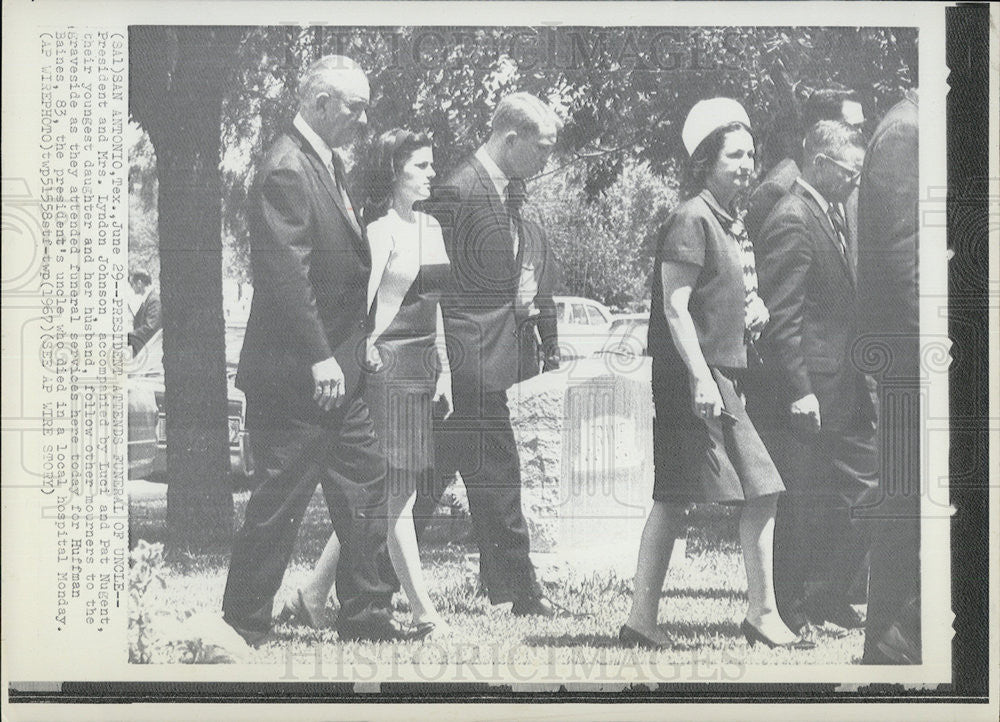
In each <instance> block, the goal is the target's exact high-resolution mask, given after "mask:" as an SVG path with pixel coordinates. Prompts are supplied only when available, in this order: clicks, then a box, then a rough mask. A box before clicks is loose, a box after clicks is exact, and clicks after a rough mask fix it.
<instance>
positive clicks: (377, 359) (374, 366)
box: [365, 339, 382, 372]
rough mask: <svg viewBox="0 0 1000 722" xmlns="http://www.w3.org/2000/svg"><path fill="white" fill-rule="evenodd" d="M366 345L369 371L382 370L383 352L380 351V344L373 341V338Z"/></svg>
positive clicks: (366, 360) (366, 359) (366, 361)
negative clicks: (377, 344)
mask: <svg viewBox="0 0 1000 722" xmlns="http://www.w3.org/2000/svg"><path fill="white" fill-rule="evenodd" d="M366 344H367V345H366V347H365V363H366V364H367V365H368V370H369V371H375V372H377V371H381V370H382V354H381V353H379V350H378V346H376V345H375V344H373V343H372V342H371V339H369V340H368V341H366Z"/></svg>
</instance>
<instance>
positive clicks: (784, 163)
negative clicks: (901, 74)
mask: <svg viewBox="0 0 1000 722" xmlns="http://www.w3.org/2000/svg"><path fill="white" fill-rule="evenodd" d="M821 120H839V121H841V122H842V123H845V124H847V125H849V126H851V127H852V128H855V129H857V130H861V128H862V127H863V126H864V123H865V111H864V108H863V107H862V106H861V103H860V102H859V101H858V99H857V97H856V96H855V95H854V93H853V92H851V91H849V90H841V89H838V88H819V89H817V90H814V91H813V92H812V93H811V94H810V95H809V98H808V99H807V100H806V102H805V107H804V108H803V110H802V125H801V126H800V127H801V128H802V129H803V131H804V132H802V133H801V134H796V135H795V141H794V143H788V145H791V146H793V147H792V148H790V149H789V150H788V152H789V153H790V155H789V157H787V158H784V159H783V160H781V161H780V162H779V163H778V164H777V165H775V166H774V167H773V168H771V170H770V171H769V172H768V174H767V175H766V176H765V177H764V180H762V181H761V182H760V183H759V184H758V185H757V187H756V188H754V190H753V193H751V194H750V200H749V202H748V204H747V214H746V217H745V218H744V220H743V222H744V223H745V224H746V228H747V233H748V234H749V236H750V240H751V241H753V242H754V243H756V242H757V238H758V237H759V236H760V229H761V228H762V227H763V225H764V221H766V220H767V217H768V216H769V215H770V214H771V211H772V210H773V209H774V206H775V205H776V204H777V203H778V201H780V200H781V199H782V198H783V197H784V196H785V194H786V193H788V191H790V190H791V189H792V185H793V184H794V183H795V179H796V178H798V177H799V176H800V175H801V171H800V169H799V165H798V162H797V161H798V160H799V159H800V158H801V156H802V142H803V140H802V139H803V138H804V137H805V133H806V132H808V131H809V129H810V128H812V127H813V126H814V125H815V124H816V123H818V122H819V121H821Z"/></svg>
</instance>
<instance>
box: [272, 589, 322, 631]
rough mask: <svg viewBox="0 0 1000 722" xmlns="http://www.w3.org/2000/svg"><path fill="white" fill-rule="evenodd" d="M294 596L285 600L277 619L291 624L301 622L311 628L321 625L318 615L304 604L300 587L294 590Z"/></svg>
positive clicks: (317, 627)
mask: <svg viewBox="0 0 1000 722" xmlns="http://www.w3.org/2000/svg"><path fill="white" fill-rule="evenodd" d="M296 597H297V598H296V599H294V600H292V599H289V600H288V601H287V602H285V608H284V609H283V610H281V614H279V615H278V619H279V620H281V621H285V622H291V623H293V624H296V623H297V624H303V625H305V626H307V627H310V628H312V629H319V628H320V627H321V625H320V621H319V619H317V616H318V615H316V614H314V613H313V611H312V610H311V609H310V608H309V606H308V605H307V604H306V600H305V598H304V597H303V596H302V590H301V589H297V590H296Z"/></svg>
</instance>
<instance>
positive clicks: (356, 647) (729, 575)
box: [130, 493, 864, 681]
mask: <svg viewBox="0 0 1000 722" xmlns="http://www.w3.org/2000/svg"><path fill="white" fill-rule="evenodd" d="M247 498H248V494H247V493H243V494H239V495H237V497H236V505H237V515H238V516H241V515H242V512H243V509H244V507H245V505H246V501H247ZM165 516H166V502H165V499H164V498H147V499H138V500H134V501H132V502H131V505H130V519H131V527H132V539H133V540H139V539H143V540H145V541H147V542H151V543H153V542H158V541H162V540H163V538H164V533H165ZM690 521H691V524H690V527H689V530H688V535H687V554H686V558H685V560H684V561H683V563H680V564H677V563H675V564H674V565H673V566H672V568H671V571H670V574H669V575H668V577H667V583H666V585H665V589H664V592H663V597H662V602H661V608H660V617H659V618H660V622H661V625H662V628H663V629H664V630H665V631H667V632H668V633H669V634H670V635H671V636H672V637H673V639H674V640H675V645H674V647H673V648H672V649H670V650H664V651H659V652H650V651H645V650H635V649H625V648H621V647H619V646H617V633H618V629H619V627H620V626H621V624H622V622H623V621H624V620H625V618H626V615H627V613H628V607H629V604H630V600H631V589H632V579H631V575H630V574H629V575H628V576H625V577H623V576H622V575H620V574H618V573H616V572H614V571H611V570H594V569H587V568H583V567H582V565H581V564H579V563H575V564H570V563H568V562H544V563H543V564H542V566H540V568H539V576H540V578H541V579H542V582H543V585H544V587H545V590H546V592H547V593H548V594H549V596H550V597H551V598H552V599H554V600H556V601H558V602H560V603H562V604H564V605H565V606H566V607H568V608H570V609H572V610H574V611H577V612H585V613H587V614H588V615H590V616H587V617H583V618H566V619H553V620H544V619H539V618H535V617H528V618H520V617H514V616H513V615H512V614H511V613H510V611H509V605H501V606H498V607H493V606H491V605H490V604H489V603H488V602H487V600H486V599H484V598H482V597H480V596H478V595H477V587H478V561H477V559H476V557H475V556H474V552H475V549H474V547H471V546H464V545H460V544H450V545H447V546H436V547H429V548H427V549H424V550H423V560H424V569H425V573H426V575H427V577H428V583H429V586H430V590H431V596H432V597H433V599H434V602H435V604H436V605H437V608H438V609H439V610H440V611H441V613H442V615H443V616H444V617H445V619H446V620H447V622H448V623H449V624H450V625H451V632H450V634H449V635H447V636H440V637H437V638H432V639H431V640H428V641H427V642H424V643H419V642H417V643H405V644H401V643H397V644H376V643H342V642H340V641H339V640H338V638H337V635H336V632H335V631H333V629H332V626H331V627H330V628H328V629H324V630H319V631H314V630H311V629H308V628H306V627H298V626H291V625H288V624H278V625H277V626H276V627H275V628H274V631H273V633H272V635H271V636H270V637H269V638H268V640H267V641H266V642H265V643H264V644H263V645H261V646H260V647H259V648H257V649H255V650H254V651H253V653H252V655H251V657H250V659H249V661H250V662H259V663H272V664H282V663H285V662H287V660H288V659H289V656H288V655H289V654H291V655H294V658H296V659H312V658H313V657H314V656H315V655H316V654H317V649H319V650H320V652H319V654H321V655H322V657H323V659H324V664H325V665H326V667H325V668H326V669H327V670H328V673H332V672H333V670H334V666H331V665H335V664H344V665H351V664H362V663H363V664H373V663H374V664H386V665H392V664H409V663H418V664H454V663H464V664H484V665H488V664H514V665H517V664H526V665H538V664H548V665H562V664H569V665H591V664H593V663H594V662H595V661H596V662H600V663H604V664H607V665H612V666H613V665H635V664H642V663H655V664H657V665H662V664H673V663H676V664H690V663H691V662H692V659H693V658H696V659H697V660H698V661H699V662H704V663H706V664H719V665H732V664H744V663H745V664H751V665H758V664H774V665H819V664H822V665H826V664H853V663H858V662H859V661H860V657H861V653H862V648H863V645H864V633H863V631H862V630H854V631H850V632H846V633H845V630H841V629H840V628H838V627H832V626H827V627H823V628H818V629H816V630H814V632H815V639H816V641H817V647H816V649H814V650H808V651H798V652H791V651H788V650H768V649H765V648H763V647H761V646H760V645H758V646H757V647H755V648H753V649H750V648H749V647H748V646H747V644H746V642H745V641H744V640H743V637H742V635H741V634H740V631H739V623H740V621H741V620H742V619H743V616H744V612H745V608H746V579H745V576H744V573H743V568H742V562H741V557H740V552H739V547H738V544H737V542H736V530H735V518H734V517H733V516H732V515H731V514H730V513H728V512H726V511H725V510H723V509H720V508H718V507H711V506H707V507H697V508H695V510H694V511H693V512H692V514H691V516H690ZM329 530H330V524H329V520H328V518H327V515H326V508H325V505H324V504H323V501H322V496H321V495H320V494H317V495H316V496H315V497H314V498H313V500H312V502H311V504H310V506H309V509H308V511H307V513H306V516H305V518H304V520H303V525H302V529H301V532H300V534H299V541H298V546H297V548H296V550H295V552H294V554H293V557H292V561H291V563H290V565H289V568H288V571H287V573H286V575H285V580H284V585H283V587H282V589H281V591H280V592H279V595H278V604H277V606H276V611H277V610H280V608H281V602H282V600H283V599H284V598H285V597H286V596H288V595H290V594H293V593H294V590H295V589H296V588H297V587H298V586H301V585H302V584H303V583H304V581H305V579H306V578H307V576H308V574H309V570H310V567H311V564H312V563H313V561H314V560H315V559H317V558H318V556H319V553H320V550H321V549H322V547H323V544H324V543H325V541H326V536H327V534H329ZM227 565H228V558H227V557H225V556H223V555H219V554H215V555H209V554H205V555H193V556H187V557H184V558H181V559H172V560H170V561H168V562H167V563H166V564H165V565H164V567H163V579H164V582H165V585H164V586H163V587H162V588H160V587H158V586H155V585H154V586H151V587H150V588H149V590H148V591H147V593H146V594H145V596H143V597H142V601H141V604H142V605H144V606H145V607H146V608H147V609H148V610H159V611H160V613H161V614H162V612H163V610H172V611H173V612H174V613H178V612H184V611H191V612H208V613H211V614H219V609H220V605H221V601H222V592H223V589H224V587H225V581H226V571H227ZM396 609H397V611H399V612H400V614H401V616H404V617H405V616H406V613H407V611H408V610H407V608H406V603H405V599H403V598H402V597H400V596H399V595H397V597H396ZM335 614H336V610H335V602H334V601H333V600H331V601H330V604H329V605H328V607H327V616H328V620H329V622H330V623H331V624H332V621H333V619H334V616H335ZM151 629H152V630H153V635H154V636H155V627H153V628H151ZM152 661H154V662H156V661H176V660H170V659H159V660H158V659H155V658H154V659H153V660H152ZM306 678H308V675H307V676H306ZM470 681H471V680H470Z"/></svg>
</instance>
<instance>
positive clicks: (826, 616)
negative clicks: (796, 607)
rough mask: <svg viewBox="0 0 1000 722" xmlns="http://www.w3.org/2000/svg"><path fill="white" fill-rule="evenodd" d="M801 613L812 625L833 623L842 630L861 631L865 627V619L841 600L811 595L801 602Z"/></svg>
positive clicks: (844, 600) (845, 601)
mask: <svg viewBox="0 0 1000 722" xmlns="http://www.w3.org/2000/svg"><path fill="white" fill-rule="evenodd" d="M801 611H802V613H803V614H805V615H806V617H808V619H809V621H810V622H812V623H813V624H823V622H833V623H834V624H836V625H837V626H838V627H843V628H844V629H861V628H862V627H864V626H865V618H864V617H863V616H862V615H861V614H860V613H859V612H858V611H857V610H855V609H854V607H852V606H851V605H850V604H848V603H847V600H846V599H842V598H829V597H827V598H823V597H820V596H819V595H812V596H809V597H806V599H804V600H803V601H802V606H801Z"/></svg>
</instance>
